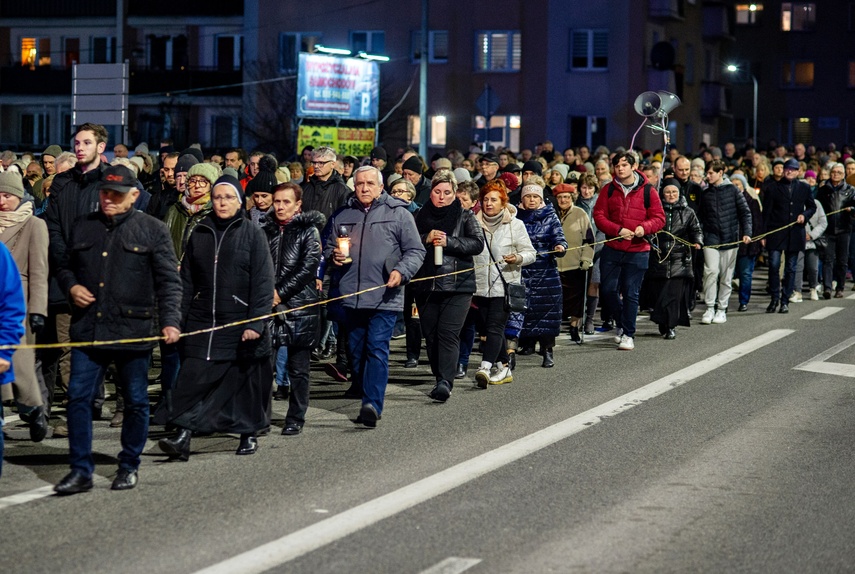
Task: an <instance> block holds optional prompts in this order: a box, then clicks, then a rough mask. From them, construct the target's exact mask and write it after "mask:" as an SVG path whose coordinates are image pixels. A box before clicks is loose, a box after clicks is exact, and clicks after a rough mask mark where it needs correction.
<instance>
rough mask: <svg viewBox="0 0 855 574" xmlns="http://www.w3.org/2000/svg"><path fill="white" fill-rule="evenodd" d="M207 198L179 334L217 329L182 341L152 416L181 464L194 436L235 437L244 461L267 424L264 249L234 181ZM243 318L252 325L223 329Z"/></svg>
mask: <svg viewBox="0 0 855 574" xmlns="http://www.w3.org/2000/svg"><path fill="white" fill-rule="evenodd" d="M200 165H203V164H200ZM204 165H208V164H204ZM195 167H198V166H194V168H195ZM191 178H192V176H191ZM211 199H212V203H213V211H212V212H211V213H210V214H209V215H207V216H206V217H205V218H204V219H203V220H202V221H201V222H200V223H199V225H197V226H196V229H195V231H194V232H193V234H192V235H191V236H190V240H189V241H188V242H187V249H186V251H185V252H184V259H183V261H182V264H181V281H182V283H183V286H184V288H183V297H182V303H181V317H182V323H183V332H185V333H189V332H192V331H197V330H203V329H210V328H216V327H221V328H220V329H218V330H214V331H210V332H207V333H202V334H200V335H194V336H188V337H185V338H184V339H182V340H181V370H180V371H179V373H178V380H177V381H176V384H175V388H174V389H173V391H172V396H171V400H170V401H165V402H164V403H163V404H162V405H161V407H160V408H159V409H158V411H157V413H156V415H155V421H156V422H158V424H166V423H171V424H173V425H175V426H176V427H178V433H177V435H176V436H175V437H174V438H165V439H161V440H160V441H159V442H158V446H159V447H160V449H161V450H162V451H163V452H165V453H166V454H168V455H169V456H170V458H177V459H178V460H183V461H186V460H188V459H189V457H190V437H191V435H192V432H193V431H196V432H206V433H213V432H223V433H238V434H240V444H239V446H238V449H237V451H236V453H235V454H238V455H248V454H254V453H255V452H256V450H257V449H258V440H257V434H258V432H259V431H261V430H262V429H264V428H266V427H268V426H269V425H270V415H269V411H268V407H269V405H270V385H271V382H272V381H273V366H272V363H271V361H270V354H271V352H272V348H271V340H270V331H269V329H268V327H267V323H266V322H265V321H263V320H261V319H257V318H258V317H262V316H264V315H267V314H269V313H270V310H271V309H272V308H273V289H274V283H273V263H272V261H271V258H270V247H269V245H268V243H267V238H266V237H265V235H264V232H263V231H262V230H261V228H259V227H258V226H257V225H253V224H252V222H251V221H250V220H249V218H247V216H246V211H245V209H244V195H243V188H242V187H241V185H240V182H239V181H238V180H237V178H235V177H232V176H229V175H224V176H222V177H220V178H219V179H218V180H217V181H216V182H215V184H214V190H213V193H212V196H211ZM249 319H254V320H252V321H250V322H249V323H245V324H240V325H233V326H230V327H225V328H222V327H223V326H225V325H229V324H231V323H234V322H238V321H245V320H249Z"/></svg>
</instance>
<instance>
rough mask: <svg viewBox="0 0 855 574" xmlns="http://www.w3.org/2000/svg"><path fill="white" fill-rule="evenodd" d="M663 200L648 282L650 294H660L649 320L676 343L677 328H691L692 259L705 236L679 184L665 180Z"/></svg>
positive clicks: (651, 252) (671, 180)
mask: <svg viewBox="0 0 855 574" xmlns="http://www.w3.org/2000/svg"><path fill="white" fill-rule="evenodd" d="M661 196H662V209H663V210H664V211H665V227H663V228H662V231H660V232H658V233H657V234H656V245H657V246H658V249H653V250H651V251H650V268H649V269H648V271H647V278H646V279H645V280H646V281H649V282H650V283H651V287H652V289H651V292H653V293H656V294H657V298H656V302H655V304H654V307H653V313H651V315H650V320H651V321H653V322H654V323H656V324H657V325H659V334H660V335H662V336H663V337H665V338H666V339H674V338H676V337H677V332H676V330H675V329H676V327H677V325H682V326H684V327H688V326H689V325H690V322H689V302H690V300H691V298H692V297H694V293H695V291H694V273H693V269H692V268H693V265H692V259H693V257H694V256H695V254H696V253H698V252H699V251H700V249H701V245H702V244H703V232H702V230H701V224H700V222H699V221H698V216H697V215H696V214H695V212H694V210H693V209H692V208H691V207H689V204H688V202H687V200H686V196H685V195H683V194H682V193H681V192H680V183H679V181H678V180H676V179H666V180H665V181H664V182H663V184H662V192H661ZM674 236H676V237H678V238H680V239H682V240H683V241H685V242H688V243H691V244H692V246H691V247H689V246H688V245H686V244H685V243H684V242H683V241H679V240H677V239H674Z"/></svg>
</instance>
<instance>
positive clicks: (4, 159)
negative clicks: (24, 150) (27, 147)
mask: <svg viewBox="0 0 855 574" xmlns="http://www.w3.org/2000/svg"><path fill="white" fill-rule="evenodd" d="M17 159H18V156H17V155H15V152H13V151H12V150H8V149H7V150H6V151H4V152H3V153H0V165H2V166H3V170H4V171H5V170H7V169H9V166H10V165H12V163H13V162H14V161H15V160H17Z"/></svg>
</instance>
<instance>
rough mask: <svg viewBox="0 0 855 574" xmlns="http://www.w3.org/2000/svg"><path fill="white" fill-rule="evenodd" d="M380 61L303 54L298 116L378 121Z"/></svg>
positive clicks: (299, 79)
mask: <svg viewBox="0 0 855 574" xmlns="http://www.w3.org/2000/svg"><path fill="white" fill-rule="evenodd" d="M379 98H380V68H379V67H378V65H377V62H372V61H370V60H363V59H361V58H342V57H339V56H328V55H324V54H306V53H301V54H300V65H299V70H298V73H297V116H298V117H301V118H338V119H342V120H358V121H366V122H375V121H377V110H378V107H379V106H378V101H379Z"/></svg>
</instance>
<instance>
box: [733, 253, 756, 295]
mask: <svg viewBox="0 0 855 574" xmlns="http://www.w3.org/2000/svg"><path fill="white" fill-rule="evenodd" d="M756 262H757V257H756V256H754V255H744V256H742V257H737V258H736V277H737V278H738V279H739V304H740V305H748V301H750V300H751V283H752V281H753V279H754V264H755V263H756Z"/></svg>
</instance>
